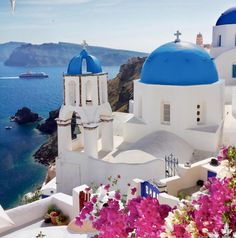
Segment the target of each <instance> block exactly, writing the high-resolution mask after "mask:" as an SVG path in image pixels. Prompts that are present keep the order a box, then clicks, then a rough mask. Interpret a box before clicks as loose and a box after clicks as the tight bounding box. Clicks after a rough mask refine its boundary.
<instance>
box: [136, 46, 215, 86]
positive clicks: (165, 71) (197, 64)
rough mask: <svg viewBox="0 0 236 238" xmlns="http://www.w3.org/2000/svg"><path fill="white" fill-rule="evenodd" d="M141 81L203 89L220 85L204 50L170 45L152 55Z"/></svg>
mask: <svg viewBox="0 0 236 238" xmlns="http://www.w3.org/2000/svg"><path fill="white" fill-rule="evenodd" d="M140 81H141V82H142V83H146V84H161V85H200V84H211V83H215V82H217V81H218V74H217V70H216V67H215V64H214V62H213V61H212V59H211V58H210V55H209V54H208V53H207V52H206V51H205V50H204V49H202V48H200V47H198V46H197V45H195V44H192V43H188V42H170V43H167V44H165V45H162V46H161V47H159V48H157V49H156V50H154V51H153V52H152V53H151V54H150V55H149V57H148V58H147V59H146V61H145V63H144V65H143V68H142V72H141V80H140Z"/></svg>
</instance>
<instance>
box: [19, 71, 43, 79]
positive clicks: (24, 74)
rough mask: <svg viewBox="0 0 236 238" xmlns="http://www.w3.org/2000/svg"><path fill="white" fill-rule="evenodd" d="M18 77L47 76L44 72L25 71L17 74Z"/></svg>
mask: <svg viewBox="0 0 236 238" xmlns="http://www.w3.org/2000/svg"><path fill="white" fill-rule="evenodd" d="M19 78H48V75H47V74H45V73H44V72H27V73H22V74H20V75H19Z"/></svg>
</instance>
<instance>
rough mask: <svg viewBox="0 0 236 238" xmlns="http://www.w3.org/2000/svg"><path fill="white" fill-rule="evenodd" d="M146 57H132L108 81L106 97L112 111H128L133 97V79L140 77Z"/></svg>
mask: <svg viewBox="0 0 236 238" xmlns="http://www.w3.org/2000/svg"><path fill="white" fill-rule="evenodd" d="M145 59H146V57H143V58H140V57H133V58H131V59H129V60H128V61H127V63H126V64H123V65H121V67H120V71H119V73H118V75H117V76H116V77H115V78H114V79H112V80H109V81H108V98H109V102H110V104H111V107H112V110H113V111H120V112H128V104H129V100H130V99H132V98H133V80H135V79H138V78H140V73H141V69H142V66H143V63H144V61H145Z"/></svg>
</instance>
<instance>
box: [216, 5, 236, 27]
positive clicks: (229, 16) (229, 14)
mask: <svg viewBox="0 0 236 238" xmlns="http://www.w3.org/2000/svg"><path fill="white" fill-rule="evenodd" d="M227 24H236V7H232V8H230V9H228V10H227V11H225V12H224V13H222V15H221V16H220V17H219V19H218V20H217V22H216V25H217V26H220V25H227Z"/></svg>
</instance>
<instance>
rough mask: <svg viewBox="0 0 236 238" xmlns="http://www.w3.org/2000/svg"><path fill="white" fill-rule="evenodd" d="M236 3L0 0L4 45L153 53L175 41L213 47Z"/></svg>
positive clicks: (225, 0)
mask: <svg viewBox="0 0 236 238" xmlns="http://www.w3.org/2000/svg"><path fill="white" fill-rule="evenodd" d="M233 6H236V1H235V0H16V9H15V13H14V14H13V13H12V12H11V5H10V1H9V0H0V43H4V42H8V41H21V42H22V41H23V42H29V43H35V44H40V43H45V42H59V41H60V42H71V43H79V44H80V43H81V42H82V41H83V40H86V41H87V43H88V44H89V45H95V46H104V47H110V48H117V49H128V50H137V51H143V52H151V51H152V50H154V49H155V48H157V47H158V46H160V45H161V44H164V43H166V42H170V41H173V40H174V39H175V37H174V33H175V32H176V30H179V31H180V32H181V33H182V35H181V37H180V38H181V40H184V41H190V42H195V39H196V34H197V33H198V32H201V33H202V34H203V37H204V43H211V34H212V26H214V25H215V23H216V21H217V19H218V18H219V17H220V15H221V14H222V13H223V12H224V11H225V10H227V9H228V8H230V7H233Z"/></svg>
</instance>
